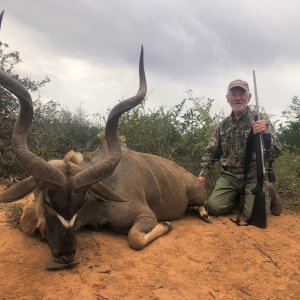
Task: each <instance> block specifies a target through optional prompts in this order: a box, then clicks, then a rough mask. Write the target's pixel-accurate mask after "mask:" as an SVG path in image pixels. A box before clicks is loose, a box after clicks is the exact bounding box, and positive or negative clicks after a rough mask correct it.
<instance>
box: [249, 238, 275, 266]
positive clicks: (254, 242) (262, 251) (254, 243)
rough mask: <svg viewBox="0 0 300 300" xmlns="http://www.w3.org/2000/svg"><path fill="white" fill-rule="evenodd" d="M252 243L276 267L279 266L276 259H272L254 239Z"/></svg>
mask: <svg viewBox="0 0 300 300" xmlns="http://www.w3.org/2000/svg"><path fill="white" fill-rule="evenodd" d="M253 245H254V246H255V247H256V248H257V249H258V250H259V251H260V252H261V253H262V254H263V255H265V256H266V257H267V258H268V259H269V260H270V261H271V262H272V263H273V264H274V265H275V266H276V267H277V268H279V264H278V262H277V261H276V260H274V259H273V258H272V257H271V256H270V255H269V254H268V253H266V252H265V251H264V250H263V249H262V248H261V247H260V246H259V245H258V244H257V243H256V241H255V240H254V241H253Z"/></svg>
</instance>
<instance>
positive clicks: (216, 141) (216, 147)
mask: <svg viewBox="0 0 300 300" xmlns="http://www.w3.org/2000/svg"><path fill="white" fill-rule="evenodd" d="M222 153H223V152H222V146H221V138H220V127H218V128H217V129H216V130H215V132H214V134H213V136H212V137H211V139H210V141H209V143H208V145H207V147H206V150H205V153H204V155H203V157H202V159H201V164H200V166H201V168H200V173H199V176H206V175H207V174H208V173H209V171H210V169H211V168H212V167H213V166H214V164H215V163H216V162H217V161H219V160H220V158H221V156H222Z"/></svg>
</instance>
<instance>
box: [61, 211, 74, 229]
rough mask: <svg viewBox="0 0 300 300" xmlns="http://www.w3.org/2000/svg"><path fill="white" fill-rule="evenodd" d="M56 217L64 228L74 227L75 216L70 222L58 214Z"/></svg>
mask: <svg viewBox="0 0 300 300" xmlns="http://www.w3.org/2000/svg"><path fill="white" fill-rule="evenodd" d="M56 215H57V217H58V219H59V220H60V222H61V224H63V226H64V227H65V228H71V227H73V226H74V223H75V220H76V217H77V214H75V215H74V216H73V217H72V219H71V220H70V221H67V220H66V219H65V218H64V217H62V216H61V215H59V214H58V213H56Z"/></svg>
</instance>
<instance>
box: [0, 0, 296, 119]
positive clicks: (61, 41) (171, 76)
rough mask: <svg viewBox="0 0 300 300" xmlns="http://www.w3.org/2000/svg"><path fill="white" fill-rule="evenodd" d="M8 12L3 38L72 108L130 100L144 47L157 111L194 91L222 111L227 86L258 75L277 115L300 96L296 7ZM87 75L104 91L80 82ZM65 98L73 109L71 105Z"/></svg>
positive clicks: (6, 1) (138, 6)
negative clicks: (126, 97)
mask: <svg viewBox="0 0 300 300" xmlns="http://www.w3.org/2000/svg"><path fill="white" fill-rule="evenodd" d="M1 5H2V6H3V8H5V9H6V13H5V18H4V22H3V30H2V32H1V38H2V36H4V37H7V38H8V39H9V42H12V43H13V44H14V45H16V46H18V48H17V50H19V51H20V52H21V55H22V54H23V53H24V55H25V57H27V58H28V63H29V64H30V66H29V65H27V67H25V66H24V67H22V68H23V71H29V72H30V73H29V74H27V75H28V76H30V74H34V75H35V76H38V75H40V76H44V75H48V76H49V77H50V78H51V79H52V81H53V86H51V87H50V88H49V90H48V92H49V91H51V92H52V93H54V95H55V96H58V97H59V101H61V102H62V103H67V105H70V106H72V104H73V105H74V104H75V105H77V106H78V105H79V102H80V101H85V103H86V105H87V107H89V103H91V107H95V106H94V104H95V103H96V98H98V96H97V95H95V100H93V95H92V92H95V93H96V94H102V95H103V96H104V97H105V98H106V99H108V100H107V102H105V101H104V102H103V103H102V104H103V105H112V104H111V103H112V101H113V99H111V97H118V99H119V98H120V97H122V96H123V95H124V94H125V93H126V94H127V93H129V94H130V93H131V89H133V90H134V88H135V87H136V76H135V74H136V70H137V59H138V52H139V47H140V45H141V44H144V47H145V61H146V71H147V75H148V81H149V83H150V86H149V88H150V90H154V93H153V94H151V97H150V99H149V101H148V102H151V103H154V104H155V105H156V106H157V105H159V104H163V103H165V104H166V105H174V104H176V103H178V101H180V100H181V99H182V98H183V96H184V90H185V89H186V88H187V87H191V88H193V89H194V90H195V92H196V93H197V94H198V95H199V96H207V97H210V98H215V99H216V100H215V102H216V107H217V108H218V109H220V108H223V106H224V103H226V102H225V100H224V95H225V89H226V87H227V84H228V82H229V81H230V80H232V79H235V78H238V77H242V78H244V79H246V80H248V81H249V82H250V81H251V80H252V78H251V76H252V70H253V69H256V70H257V73H258V78H259V80H260V81H259V88H260V95H261V98H262V99H263V100H264V106H265V107H266V109H267V110H268V111H270V112H271V113H274V114H279V113H280V111H282V110H283V109H285V108H286V107H287V104H288V102H289V101H290V100H291V97H292V96H294V95H295V94H300V85H299V84H298V83H295V82H296V81H295V78H294V77H295V76H296V77H299V76H300V70H299V65H300V58H299V50H300V36H299V35H300V33H299V28H300V19H299V17H298V12H299V11H300V10H299V9H300V3H299V2H298V1H297V0H289V1H285V2H283V1H279V0H273V1H271V2H270V1H263V0H252V1H238V0H230V1H229V0H219V1H218V0H214V1H199V0H198V1H196V0H185V1H180V0H173V1H168V0H164V1H157V0H151V1H150V0H143V1H141V0H140V1H138V0H135V1H134V0H131V1H130V0H127V1H122V0H112V1H104V0H103V1H96V0H88V1H87V0H84V1H83V0H82V1H80V0H75V1H58V0H55V1H53V0H52V1H46V0H40V1H37V0H27V1H26V4H25V3H23V4H22V5H20V1H17V0H2V1H1ZM13 25H14V26H13ZM6 28H7V29H6ZM6 30H7V31H6ZM5 31H6V32H7V34H5ZM8 32H9V36H8ZM2 34H3V35H2ZM25 36H26V40H25V38H24V37H25ZM34 57H35V58H36V59H34ZM23 64H25V61H24V63H23ZM72 66H73V67H72ZM74 66H75V67H76V66H77V69H76V70H75V69H74ZM81 68H82V70H83V69H84V70H85V71H82V72H83V73H84V72H89V73H90V74H91V75H92V76H95V77H99V80H100V79H101V80H102V81H101V83H99V82H98V81H97V78H89V77H88V76H87V75H84V76H82V77H80V76H79V75H76V76H77V77H76V76H75V75H74V76H73V73H74V74H75V73H80V72H81ZM21 70H22V69H21ZM71 71H72V72H73V73H71ZM49 72H50V74H49ZM64 72H65V73H66V74H69V77H67V76H64ZM50 75H51V76H50ZM291 76H293V77H291ZM279 78H280V80H279ZM70 80H74V83H73V84H71V83H70ZM122 81H123V82H124V83H123V82H122ZM97 82H98V83H97ZM103 82H104V83H103ZM97 84H98V85H99V90H97V88H96V87H95V86H94V85H97ZM108 85H110V88H109V87H108ZM72 86H73V89H72V88H71V87H72ZM129 86H130V87H131V88H130V87H129ZM100 88H101V91H102V93H101V91H100ZM81 89H82V90H81ZM87 89H89V92H87ZM112 91H113V92H112ZM68 92H69V93H70V94H72V99H73V100H72V101H70V100H67V99H65V98H64V97H66V94H67V93H68ZM123 93H124V94H123ZM76 95H80V97H77V96H76ZM84 95H88V96H86V99H83V98H84ZM47 96H48V97H50V96H49V95H47ZM274 103H276V105H275V106H274ZM91 110H92V109H89V111H91Z"/></svg>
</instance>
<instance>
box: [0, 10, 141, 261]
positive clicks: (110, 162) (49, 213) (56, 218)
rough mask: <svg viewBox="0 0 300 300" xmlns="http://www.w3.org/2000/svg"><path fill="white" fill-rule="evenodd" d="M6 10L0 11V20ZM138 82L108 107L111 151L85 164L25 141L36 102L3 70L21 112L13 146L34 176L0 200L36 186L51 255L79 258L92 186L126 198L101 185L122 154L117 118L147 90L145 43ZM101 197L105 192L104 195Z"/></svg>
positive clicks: (1, 77) (1, 78) (2, 81)
mask: <svg viewBox="0 0 300 300" xmlns="http://www.w3.org/2000/svg"><path fill="white" fill-rule="evenodd" d="M2 16H3V12H2V13H1V15H0V24H1V20H2ZM139 78H140V86H139V89H138V92H137V94H136V95H135V96H133V97H131V98H128V99H126V100H124V101H122V102H120V103H119V104H117V105H116V106H115V107H114V108H113V109H112V110H111V112H110V114H109V116H108V119H107V123H106V129H105V135H106V140H107V146H108V150H109V155H108V156H107V157H106V159H105V160H103V161H100V162H97V163H96V164H93V165H91V166H89V167H87V168H84V167H81V166H80V164H75V163H74V162H72V160H68V159H66V158H65V159H64V160H59V161H50V162H47V161H45V160H44V159H42V158H40V157H38V156H37V155H35V154H34V153H32V152H31V151H30V149H29V148H28V145H27V136H28V130H29V128H30V126H31V123H32V118H33V107H32V99H31V96H30V94H29V92H28V91H27V90H26V89H25V88H24V87H23V86H22V85H21V84H20V83H19V82H17V81H16V80H14V79H12V78H11V77H10V76H8V75H7V74H6V73H5V72H3V71H2V70H0V85H1V86H2V87H4V88H6V89H7V90H8V91H10V92H11V93H12V94H13V95H15V96H16V97H17V98H18V100H19V103H20V113H19V116H18V118H17V120H16V122H15V124H14V128H13V133H12V144H13V151H14V154H15V156H16V158H17V159H18V161H19V162H20V165H21V166H22V167H23V168H24V169H25V171H26V172H27V173H29V174H30V175H31V176H30V177H29V178H27V179H26V180H25V181H23V182H21V183H18V184H16V185H15V186H13V187H12V188H10V189H7V190H6V191H5V192H3V193H2V194H0V202H12V201H16V200H19V199H20V198H22V197H23V196H25V195H26V194H28V193H30V192H31V191H33V190H35V194H36V202H37V203H39V205H40V210H41V211H42V212H43V217H44V222H45V231H46V238H47V240H48V244H49V247H50V249H51V253H52V255H53V257H55V258H56V259H58V260H60V261H62V262H66V263H68V262H71V261H72V260H73V259H74V257H75V252H76V239H75V225H76V218H77V214H78V212H79V211H80V209H81V207H82V206H83V205H84V204H85V202H86V199H87V197H88V193H90V192H91V191H92V192H93V193H95V194H98V195H99V197H100V198H103V195H101V194H102V193H103V194H105V198H107V195H109V197H108V200H111V201H126V200H124V199H121V198H119V197H118V196H117V195H115V194H114V193H113V192H112V191H110V190H109V189H108V188H106V187H105V186H104V185H102V184H101V181H102V180H104V179H105V178H107V177H109V176H110V175H111V174H112V173H113V172H114V170H115V168H116V166H117V165H118V163H119V161H120V158H121V145H120V141H119V138H118V121H119V118H120V117H121V115H122V114H123V113H125V112H126V111H128V110H130V109H132V108H133V107H135V106H136V105H138V104H140V103H141V102H142V101H143V99H144V97H145V95H146V91H147V85H146V78H145V71H144V62H143V47H142V49H141V54H140V61H139ZM101 196H102V197H101Z"/></svg>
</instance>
